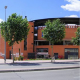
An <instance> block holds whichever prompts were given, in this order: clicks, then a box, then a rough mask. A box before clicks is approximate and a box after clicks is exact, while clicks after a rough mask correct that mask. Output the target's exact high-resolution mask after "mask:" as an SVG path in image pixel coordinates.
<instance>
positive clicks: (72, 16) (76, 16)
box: [65, 15, 78, 18]
mask: <svg viewBox="0 0 80 80" xmlns="http://www.w3.org/2000/svg"><path fill="white" fill-rule="evenodd" d="M65 17H77V18H78V16H77V15H70V16H65Z"/></svg>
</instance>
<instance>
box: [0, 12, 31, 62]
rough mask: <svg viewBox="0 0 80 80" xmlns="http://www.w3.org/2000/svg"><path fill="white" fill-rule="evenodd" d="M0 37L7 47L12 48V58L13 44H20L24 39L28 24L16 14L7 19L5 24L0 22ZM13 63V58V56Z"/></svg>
mask: <svg viewBox="0 0 80 80" xmlns="http://www.w3.org/2000/svg"><path fill="white" fill-rule="evenodd" d="M0 25H1V35H2V36H3V37H4V38H5V39H6V42H8V44H9V46H12V56H13V45H14V43H15V42H16V43H18V44H19V42H21V41H22V40H24V39H25V38H26V36H27V35H28V32H29V29H30V28H29V23H28V21H27V18H24V19H23V18H22V16H20V15H17V14H16V13H14V14H12V15H11V16H9V17H8V19H7V21H6V22H1V24H0ZM13 63H14V56H13Z"/></svg>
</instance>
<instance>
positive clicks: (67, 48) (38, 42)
mask: <svg viewBox="0 0 80 80" xmlns="http://www.w3.org/2000/svg"><path fill="white" fill-rule="evenodd" d="M54 19H57V18H48V19H40V20H33V21H29V24H30V26H31V27H30V31H29V34H28V36H27V39H26V40H24V41H22V42H20V43H19V44H16V43H15V44H14V45H13V53H14V54H15V55H16V56H18V54H19V51H20V54H21V55H23V56H24V58H35V57H38V58H47V57H48V56H51V53H52V49H51V44H50V42H49V41H46V40H45V39H43V38H42V36H43V33H42V30H43V29H44V28H45V27H46V26H45V22H46V21H47V20H51V21H52V20H54ZM59 19H60V20H61V21H62V22H63V23H65V31H66V36H65V38H64V39H63V41H62V42H60V43H55V45H54V46H53V52H54V55H55V58H58V56H63V57H64V58H65V59H68V58H80V48H79V46H77V45H73V43H71V40H72V37H75V36H76V35H75V32H76V31H77V28H78V27H80V25H79V19H80V18H59ZM2 54H4V39H3V38H2V37H1V35H0V58H3V57H2ZM6 55H7V56H6V58H7V59H10V58H11V47H10V46H9V45H8V43H7V42H6Z"/></svg>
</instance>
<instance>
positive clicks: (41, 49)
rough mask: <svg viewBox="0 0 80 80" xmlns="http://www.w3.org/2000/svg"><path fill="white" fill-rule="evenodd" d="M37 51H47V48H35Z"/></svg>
mask: <svg viewBox="0 0 80 80" xmlns="http://www.w3.org/2000/svg"><path fill="white" fill-rule="evenodd" d="M37 52H48V48H37Z"/></svg>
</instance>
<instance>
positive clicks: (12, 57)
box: [12, 45, 14, 63]
mask: <svg viewBox="0 0 80 80" xmlns="http://www.w3.org/2000/svg"><path fill="white" fill-rule="evenodd" d="M12 58H13V63H14V55H13V45H12Z"/></svg>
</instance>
